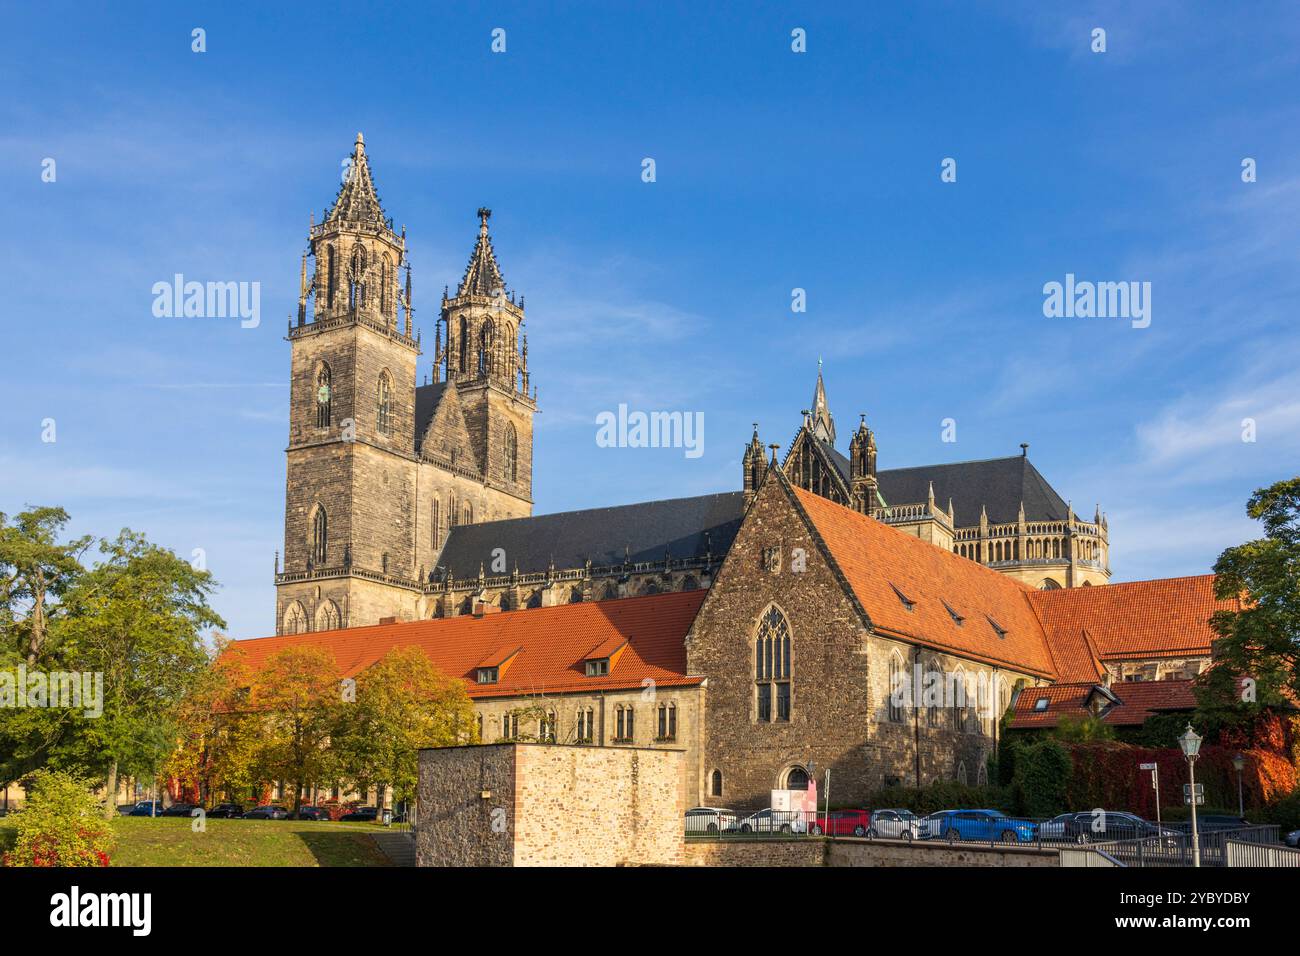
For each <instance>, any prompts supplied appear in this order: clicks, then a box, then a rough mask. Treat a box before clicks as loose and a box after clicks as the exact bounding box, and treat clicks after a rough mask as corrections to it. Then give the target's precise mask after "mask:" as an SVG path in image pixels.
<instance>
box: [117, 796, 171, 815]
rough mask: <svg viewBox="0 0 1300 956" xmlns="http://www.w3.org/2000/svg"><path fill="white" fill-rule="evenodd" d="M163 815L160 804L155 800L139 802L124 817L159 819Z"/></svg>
mask: <svg viewBox="0 0 1300 956" xmlns="http://www.w3.org/2000/svg"><path fill="white" fill-rule="evenodd" d="M162 814H163V807H162V804H161V803H159V802H158V801H157V800H141V801H140V802H139V803H137V804H136V805H135V806H133V807H132V808H131V809H130V810H128V811H126V813H125V814H124V816H128V817H160V816H162Z"/></svg>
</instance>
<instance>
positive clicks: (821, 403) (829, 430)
mask: <svg viewBox="0 0 1300 956" xmlns="http://www.w3.org/2000/svg"><path fill="white" fill-rule="evenodd" d="M810 414H811V416H812V427H813V432H814V434H816V435H817V437H818V438H821V439H823V440H825V441H827V442H830V444H832V445H834V444H835V419H834V418H832V417H831V408H830V404H829V403H828V402H827V401H826V383H825V382H824V381H823V380H822V360H821V359H818V360H817V387H816V388H815V389H814V390H813V401H812V411H811V413H810Z"/></svg>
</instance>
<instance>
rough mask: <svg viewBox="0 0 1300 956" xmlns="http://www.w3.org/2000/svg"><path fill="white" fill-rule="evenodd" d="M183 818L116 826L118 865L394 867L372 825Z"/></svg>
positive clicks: (6, 840)
mask: <svg viewBox="0 0 1300 956" xmlns="http://www.w3.org/2000/svg"><path fill="white" fill-rule="evenodd" d="M13 823H14V821H13V820H12V819H7V818H6V819H0V850H4V849H8V848H9V847H11V846H12V845H13V841H14V829H13ZM190 825H191V821H190V820H187V819H185V818H182V817H164V818H161V819H154V820H151V819H149V818H148V817H120V818H118V819H117V820H114V821H113V829H114V830H115V831H116V832H117V848H116V849H115V850H114V851H113V853H112V859H113V865H114V866H390V865H391V864H390V862H389V859H388V857H386V856H384V854H383V853H382V852H381V851H380V849H379V847H377V846H376V845H375V841H374V840H373V839H371V836H370V834H371V833H373V832H375V831H377V830H379V829H381V828H380V827H378V826H376V825H374V824H369V823H316V822H313V821H310V820H301V821H300V820H208V821H207V831H206V832H205V833H195V832H193V831H192V830H191V829H190Z"/></svg>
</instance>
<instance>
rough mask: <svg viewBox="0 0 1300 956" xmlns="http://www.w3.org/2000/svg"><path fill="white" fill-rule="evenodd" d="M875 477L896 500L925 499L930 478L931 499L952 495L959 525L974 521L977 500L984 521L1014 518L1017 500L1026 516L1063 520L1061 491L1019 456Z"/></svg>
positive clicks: (894, 470) (893, 471)
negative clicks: (932, 492) (932, 487)
mask: <svg viewBox="0 0 1300 956" xmlns="http://www.w3.org/2000/svg"><path fill="white" fill-rule="evenodd" d="M841 457H843V456H841ZM847 464H848V459H845V466H846V467H847ZM876 480H877V481H878V482H879V483H880V494H881V496H882V497H883V498H884V499H885V501H887V502H889V503H890V504H899V505H903V504H911V503H913V502H917V501H925V499H926V496H927V495H928V493H929V486H930V482H934V500H935V502H936V503H937V504H938V505H939V506H940V507H942V508H946V507H948V499H949V498H951V499H952V506H953V511H954V512H955V514H954V517H953V520H954V521H955V522H956V524H957V527H959V528H969V527H972V526H974V525H978V524H979V523H980V506H981V505H983V506H984V507H985V508H986V509H987V511H988V515H989V523H990V524H1007V523H1010V522H1014V521H1016V520H1017V518H1018V516H1019V513H1020V502H1021V501H1023V502H1024V503H1025V520H1026V521H1064V520H1065V518H1066V515H1067V510H1068V506H1067V505H1066V503H1065V502H1064V501H1063V500H1062V499H1061V496H1060V495H1058V494H1057V493H1056V490H1055V489H1053V488H1052V486H1051V485H1049V484H1048V483H1047V479H1046V478H1044V477H1043V476H1042V475H1041V474H1039V472H1038V469H1037V468H1035V467H1034V466H1033V464H1031V463H1030V461H1029V459H1028V458H1027V457H1026V456H1024V455H1013V456H1012V457H1010V458H989V459H985V460H983V461H958V462H953V463H952V464H947V465H921V466H920V467H917V468H891V469H889V470H887V471H878V472H876Z"/></svg>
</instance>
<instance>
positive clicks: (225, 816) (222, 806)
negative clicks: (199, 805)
mask: <svg viewBox="0 0 1300 956" xmlns="http://www.w3.org/2000/svg"><path fill="white" fill-rule="evenodd" d="M243 815H244V808H243V806H242V805H241V804H238V803H218V804H217V805H216V806H215V807H213V808H212V809H211V810H209V811H208V819H209V820H237V819H239V818H240V817H242V816H243Z"/></svg>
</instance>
